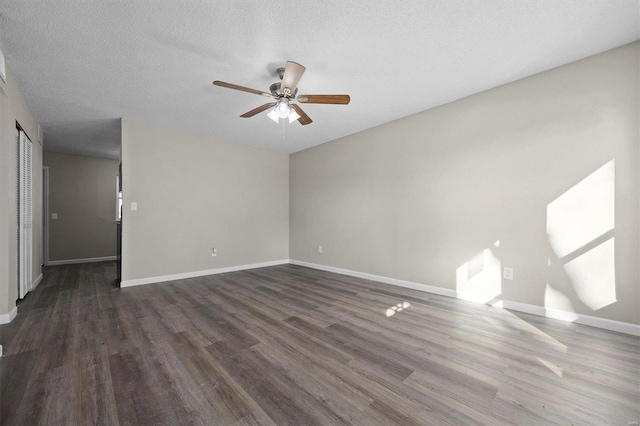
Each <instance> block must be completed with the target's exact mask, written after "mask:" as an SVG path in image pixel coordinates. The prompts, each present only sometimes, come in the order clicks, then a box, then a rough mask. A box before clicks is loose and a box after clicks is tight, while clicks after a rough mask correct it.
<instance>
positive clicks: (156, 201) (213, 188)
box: [122, 119, 289, 281]
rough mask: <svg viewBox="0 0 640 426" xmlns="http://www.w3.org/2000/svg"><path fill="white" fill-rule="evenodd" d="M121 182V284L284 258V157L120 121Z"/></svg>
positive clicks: (286, 188) (286, 225) (286, 250)
mask: <svg viewBox="0 0 640 426" xmlns="http://www.w3.org/2000/svg"><path fill="white" fill-rule="evenodd" d="M122 176H123V188H122V189H123V196H124V209H123V222H122V279H123V281H127V280H133V279H141V278H149V277H158V276H166V275H173V274H181V273H187V272H194V271H206V270H210V269H216V268H222V267H231V266H238V265H247V264H254V263H261V262H269V261H277V260H284V259H288V257H289V157H288V155H286V154H281V153H277V152H271V151H267V150H263V149H259V148H255V147H249V146H244V145H239V144H233V143H228V142H223V141H219V140H215V139H210V138H206V137H201V136H195V135H191V134H188V133H184V132H180V131H175V130H170V129H166V128H161V127H157V126H152V125H147V124H142V123H138V122H134V121H130V120H126V119H123V120H122ZM131 202H136V203H137V210H135V211H132V210H131ZM212 247H216V248H217V250H218V255H217V256H216V257H212V256H211V249H212Z"/></svg>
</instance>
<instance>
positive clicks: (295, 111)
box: [213, 61, 351, 126]
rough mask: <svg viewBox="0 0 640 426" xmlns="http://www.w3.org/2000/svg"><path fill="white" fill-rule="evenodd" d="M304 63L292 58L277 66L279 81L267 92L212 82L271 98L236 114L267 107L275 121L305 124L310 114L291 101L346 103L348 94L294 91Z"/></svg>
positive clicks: (247, 113)
mask: <svg viewBox="0 0 640 426" xmlns="http://www.w3.org/2000/svg"><path fill="white" fill-rule="evenodd" d="M305 69H306V68H305V67H303V66H302V65H300V64H298V63H296V62H291V61H289V62H287V66H286V67H283V68H278V69H277V73H278V76H279V77H280V80H281V81H279V82H277V83H273V84H272V85H271V87H269V90H270V93H269V92H263V91H261V90H256V89H250V88H248V87H244V86H238V85H236V84H231V83H225V82H224V81H219V80H216V81H214V82H213V84H214V85H215V86H220V87H226V88H228V89H234V90H240V91H242V92H247V93H255V94H256V95H260V96H265V97H268V98H273V100H274V101H273V102H269V103H266V104H264V105H262V106H259V107H258V108H254V109H252V110H251V111H248V112H245V113H244V114H242V115H241V116H240V117H242V118H249V117H253V116H254V115H256V114H259V113H261V112H263V111H266V110H268V109H270V108H271V111H270V112H269V114H267V116H268V117H269V118H271V119H272V120H273V121H275V122H276V123H277V122H279V120H280V119H281V118H282V119H286V118H288V119H289V123H293V122H294V121H295V120H298V121H299V122H300V124H302V125H303V126H304V125H307V124H309V123H311V122H312V120H311V118H309V116H308V115H307V114H305V112H304V111H303V110H302V108H300V106H299V105H298V104H296V103H294V102H299V103H303V104H338V105H346V104H348V103H349V101H350V100H351V98H350V97H349V95H298V87H297V86H298V82H299V81H300V78H302V74H304V71H305Z"/></svg>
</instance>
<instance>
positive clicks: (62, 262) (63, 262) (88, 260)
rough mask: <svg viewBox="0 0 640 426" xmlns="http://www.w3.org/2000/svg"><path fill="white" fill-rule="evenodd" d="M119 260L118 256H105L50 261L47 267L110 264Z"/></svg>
mask: <svg viewBox="0 0 640 426" xmlns="http://www.w3.org/2000/svg"><path fill="white" fill-rule="evenodd" d="M117 259H118V257H117V256H105V257H86V258H84V259H65V260H50V261H48V262H47V266H55V265H73V264H74V263H93V262H108V261H110V260H117Z"/></svg>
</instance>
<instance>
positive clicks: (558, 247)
mask: <svg viewBox="0 0 640 426" xmlns="http://www.w3.org/2000/svg"><path fill="white" fill-rule="evenodd" d="M614 226H615V160H611V161H610V162H608V163H607V164H605V165H604V166H602V167H600V168H599V169H598V170H596V171H595V172H593V173H591V175H589V176H587V177H586V178H585V179H583V180H582V181H581V182H579V183H577V184H576V185H575V186H574V187H573V188H571V189H569V190H568V191H567V192H565V193H564V194H562V195H561V196H559V197H558V198H556V199H555V200H554V201H552V202H551V203H550V204H549V205H548V206H547V234H548V235H549V242H550V243H551V247H552V248H553V251H554V252H555V254H556V255H557V256H558V258H561V257H564V256H566V255H568V254H570V253H572V252H574V251H575V250H577V249H579V248H580V247H582V246H584V245H585V244H588V243H589V242H591V241H593V240H594V239H596V238H598V237H599V236H601V235H602V234H605V233H606V232H608V231H610V230H612V229H613V228H614Z"/></svg>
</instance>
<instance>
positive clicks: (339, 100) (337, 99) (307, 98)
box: [296, 95, 351, 105]
mask: <svg viewBox="0 0 640 426" xmlns="http://www.w3.org/2000/svg"><path fill="white" fill-rule="evenodd" d="M296 101H298V102H302V103H303V104H339V105H347V104H348V103H349V102H350V101H351V97H350V96H349V95H299V96H297V97H296Z"/></svg>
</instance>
